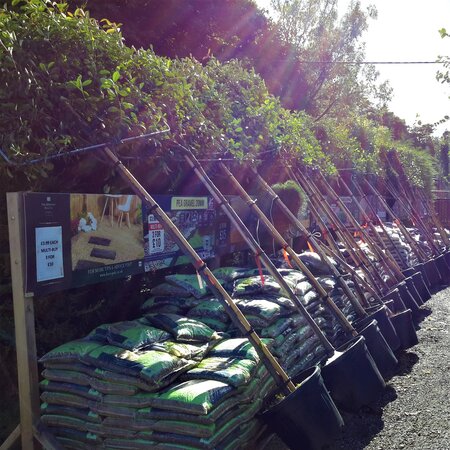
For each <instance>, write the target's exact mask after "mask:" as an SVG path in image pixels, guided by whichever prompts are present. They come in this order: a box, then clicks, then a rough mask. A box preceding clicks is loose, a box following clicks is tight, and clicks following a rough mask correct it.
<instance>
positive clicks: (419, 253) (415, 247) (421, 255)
mask: <svg viewBox="0 0 450 450" xmlns="http://www.w3.org/2000/svg"><path fill="white" fill-rule="evenodd" d="M365 182H366V185H367V186H368V188H369V190H370V191H371V192H372V193H373V194H374V195H375V196H376V197H377V198H378V200H379V202H380V203H381V204H382V206H383V208H385V209H386V211H387V212H388V213H389V214H390V215H391V217H392V218H393V219H394V222H395V223H396V224H397V226H398V227H399V229H400V231H401V232H402V234H403V236H405V239H406V240H407V241H408V243H409V245H410V246H411V249H412V251H413V252H414V253H415V255H416V256H417V258H418V259H419V261H420V262H425V261H426V260H427V259H428V258H427V256H426V255H425V253H424V252H423V250H422V249H421V248H420V247H419V246H418V244H417V242H416V241H415V240H414V238H413V237H412V236H411V234H410V233H409V231H408V230H407V229H406V227H405V226H404V225H403V223H402V222H401V221H400V220H399V218H398V217H397V216H396V215H395V213H394V211H392V209H391V208H390V207H389V205H388V204H387V203H386V201H385V200H384V198H383V197H382V196H381V194H380V193H379V192H378V190H377V189H375V188H374V187H373V186H372V185H371V184H370V183H369V181H368V180H367V179H365Z"/></svg>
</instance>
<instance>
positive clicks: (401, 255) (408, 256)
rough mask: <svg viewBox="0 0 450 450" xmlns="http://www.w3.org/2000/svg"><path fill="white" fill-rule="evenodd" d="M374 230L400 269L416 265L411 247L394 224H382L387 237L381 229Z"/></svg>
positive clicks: (378, 227)
mask: <svg viewBox="0 0 450 450" xmlns="http://www.w3.org/2000/svg"><path fill="white" fill-rule="evenodd" d="M375 228H376V230H377V233H378V234H379V235H380V236H381V238H382V239H383V242H384V244H385V246H386V248H387V249H388V250H389V252H390V253H391V255H392V256H393V257H394V259H395V261H396V262H397V264H398V265H399V266H400V267H401V268H402V269H406V268H408V267H412V266H414V265H415V264H416V263H417V259H416V257H415V255H414V253H413V252H412V250H411V246H410V245H409V244H408V242H407V241H406V240H405V238H404V236H403V234H402V233H401V231H400V229H399V228H398V227H397V226H396V225H395V224H390V225H389V224H387V223H385V224H384V228H385V229H386V232H387V234H388V235H389V236H387V235H386V233H385V232H384V230H383V228H382V227H380V226H379V225H377V226H376V227H375ZM370 233H372V231H370Z"/></svg>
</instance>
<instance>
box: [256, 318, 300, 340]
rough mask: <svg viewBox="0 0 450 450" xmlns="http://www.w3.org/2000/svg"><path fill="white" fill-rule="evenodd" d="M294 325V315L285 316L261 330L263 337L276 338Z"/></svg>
mask: <svg viewBox="0 0 450 450" xmlns="http://www.w3.org/2000/svg"><path fill="white" fill-rule="evenodd" d="M292 325H293V318H292V317H283V318H281V319H278V320H277V321H276V322H274V323H273V324H271V325H270V326H269V327H266V328H264V329H262V330H261V337H267V338H276V337H277V336H279V335H280V334H281V333H283V332H284V331H285V330H287V329H288V328H290V327H291V326H292Z"/></svg>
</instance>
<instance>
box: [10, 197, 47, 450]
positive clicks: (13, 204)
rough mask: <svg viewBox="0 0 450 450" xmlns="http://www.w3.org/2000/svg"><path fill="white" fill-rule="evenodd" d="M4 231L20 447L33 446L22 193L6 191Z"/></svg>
mask: <svg viewBox="0 0 450 450" xmlns="http://www.w3.org/2000/svg"><path fill="white" fill-rule="evenodd" d="M7 206H8V230H9V248H10V255H11V277H12V292H13V302H14V326H15V336H16V353H17V372H18V384H19V403H20V435H21V442H22V448H23V449H26V450H32V449H33V448H34V440H33V435H34V430H33V426H34V425H35V423H37V421H38V420H39V385H38V368H37V356H36V333H35V324H34V307H33V297H32V296H25V276H24V273H25V270H24V267H25V259H24V255H25V249H24V246H23V244H24V242H25V239H24V232H23V220H22V217H23V203H22V194H20V193H8V194H7Z"/></svg>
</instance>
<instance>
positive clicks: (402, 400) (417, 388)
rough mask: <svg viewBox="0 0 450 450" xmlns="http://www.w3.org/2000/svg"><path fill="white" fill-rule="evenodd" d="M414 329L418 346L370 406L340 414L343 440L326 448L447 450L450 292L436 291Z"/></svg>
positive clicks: (407, 353)
mask: <svg viewBox="0 0 450 450" xmlns="http://www.w3.org/2000/svg"><path fill="white" fill-rule="evenodd" d="M424 308H425V309H426V310H427V313H429V314H428V315H427V316H426V317H425V318H424V319H423V320H422V322H421V323H420V325H419V326H420V329H419V330H418V331H417V335H418V337H419V344H417V345H416V346H414V347H412V348H410V349H408V350H407V351H404V352H401V353H400V354H399V355H398V359H399V367H398V371H397V373H396V375H395V376H394V377H392V378H391V379H390V380H389V381H388V383H387V388H386V390H385V393H384V395H383V396H382V398H381V399H380V400H379V402H378V403H377V404H376V405H373V408H371V409H369V408H367V409H365V410H363V411H361V412H360V413H359V414H346V413H344V414H343V417H344V421H345V423H346V427H345V429H344V433H343V436H342V437H341V439H339V440H338V441H337V442H335V444H334V445H332V446H330V450H338V449H345V450H358V449H370V450H394V449H408V450H411V449H421V450H424V449H430V450H441V449H442V450H444V449H450V332H449V330H450V288H446V289H444V290H441V291H439V292H437V293H435V294H434V295H433V296H432V298H431V299H430V300H429V301H428V302H427V303H426V305H425V306H424Z"/></svg>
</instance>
